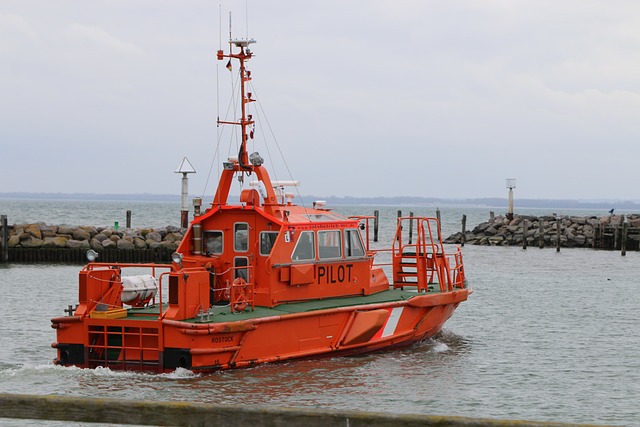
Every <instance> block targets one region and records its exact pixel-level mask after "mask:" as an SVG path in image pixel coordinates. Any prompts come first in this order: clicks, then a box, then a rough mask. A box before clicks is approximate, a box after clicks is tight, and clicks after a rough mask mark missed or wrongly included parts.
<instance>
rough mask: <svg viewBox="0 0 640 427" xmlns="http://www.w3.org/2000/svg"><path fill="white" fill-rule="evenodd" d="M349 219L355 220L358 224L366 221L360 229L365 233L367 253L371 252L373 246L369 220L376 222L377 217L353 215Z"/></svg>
mask: <svg viewBox="0 0 640 427" xmlns="http://www.w3.org/2000/svg"><path fill="white" fill-rule="evenodd" d="M349 219H355V220H357V221H358V222H360V221H364V222H363V223H362V224H361V225H360V229H361V230H363V229H364V232H365V239H364V243H365V247H366V250H367V252H369V251H370V250H371V249H370V247H371V244H370V235H369V234H370V233H369V229H370V228H369V220H372V219H373V220H375V219H376V217H375V216H371V215H353V216H350V217H349Z"/></svg>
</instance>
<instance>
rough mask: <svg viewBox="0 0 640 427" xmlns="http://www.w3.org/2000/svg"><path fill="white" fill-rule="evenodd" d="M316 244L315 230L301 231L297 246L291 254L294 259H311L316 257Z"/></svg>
mask: <svg viewBox="0 0 640 427" xmlns="http://www.w3.org/2000/svg"><path fill="white" fill-rule="evenodd" d="M315 248H316V244H315V235H314V233H313V231H303V232H301V233H300V237H299V238H298V242H297V243H296V247H295V248H294V249H293V254H292V255H291V260H292V261H311V260H314V259H316V250H315Z"/></svg>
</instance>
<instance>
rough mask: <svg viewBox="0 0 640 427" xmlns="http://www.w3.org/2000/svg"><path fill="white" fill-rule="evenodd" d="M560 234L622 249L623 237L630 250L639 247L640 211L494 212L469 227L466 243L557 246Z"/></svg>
mask: <svg viewBox="0 0 640 427" xmlns="http://www.w3.org/2000/svg"><path fill="white" fill-rule="evenodd" d="M625 224H626V226H624V225H625ZM623 226H624V227H623ZM558 228H559V229H560V233H558ZM623 231H624V232H625V235H623ZM558 235H559V236H560V246H562V247H570V248H571V247H573V248H598V249H619V248H620V243H621V242H622V240H623V239H624V240H625V241H626V244H627V248H628V249H629V250H638V248H639V246H640V215H639V214H632V215H626V216H625V215H609V216H602V217H597V216H587V217H584V216H582V217H581V216H555V215H547V216H539V217H538V216H526V215H514V217H513V219H508V218H507V217H506V216H492V217H490V218H489V220H488V221H487V222H483V223H481V224H479V225H477V226H476V227H475V228H474V229H473V230H471V231H466V232H465V233H464V238H465V243H466V244H470V245H485V246H517V245H519V246H524V245H525V241H524V239H526V245H530V246H552V247H555V246H556V243H557V239H558ZM462 237H463V233H462V232H459V233H455V234H452V235H451V236H449V237H448V238H447V239H446V240H445V243H458V244H459V243H462Z"/></svg>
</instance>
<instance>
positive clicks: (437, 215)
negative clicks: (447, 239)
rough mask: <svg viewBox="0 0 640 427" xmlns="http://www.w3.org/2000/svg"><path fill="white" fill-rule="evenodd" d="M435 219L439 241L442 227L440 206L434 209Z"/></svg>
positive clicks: (439, 240)
mask: <svg viewBox="0 0 640 427" xmlns="http://www.w3.org/2000/svg"><path fill="white" fill-rule="evenodd" d="M436 219H437V220H438V242H441V241H442V236H441V235H440V230H441V228H442V225H441V223H440V208H437V209H436Z"/></svg>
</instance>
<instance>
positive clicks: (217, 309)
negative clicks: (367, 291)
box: [126, 285, 440, 323]
mask: <svg viewBox="0 0 640 427" xmlns="http://www.w3.org/2000/svg"><path fill="white" fill-rule="evenodd" d="M438 292H440V289H439V287H438V286H437V285H429V292H428V293H430V294H431V293H438ZM416 295H419V294H418V293H417V292H416V290H415V289H412V290H401V289H392V288H391V289H389V290H387V291H382V292H378V293H376V294H373V295H368V296H353V297H340V298H326V299H322V300H313V301H306V302H297V303H288V304H280V305H279V306H277V307H274V308H267V307H255V309H254V310H253V311H251V309H250V308H248V309H247V310H245V311H243V312H242V313H231V309H230V307H229V306H228V305H224V306H213V307H212V308H211V309H210V310H209V316H208V320H207V314H206V313H205V315H204V318H203V319H200V318H199V317H196V318H192V319H186V320H184V321H185V322H189V323H222V322H235V321H238V320H247V319H254V318H258V317H268V316H282V315H284V314H290V313H302V312H307V311H316V310H325V309H331V308H339V307H349V306H354V305H368V304H379V303H385V302H393V301H404V300H408V299H409V298H411V297H414V296H416ZM423 295H424V293H423ZM159 313H160V306H159V305H158V304H156V305H154V306H150V307H146V308H132V309H130V310H129V315H128V316H127V317H126V318H127V319H136V320H156V319H157V318H158V314H159Z"/></svg>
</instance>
